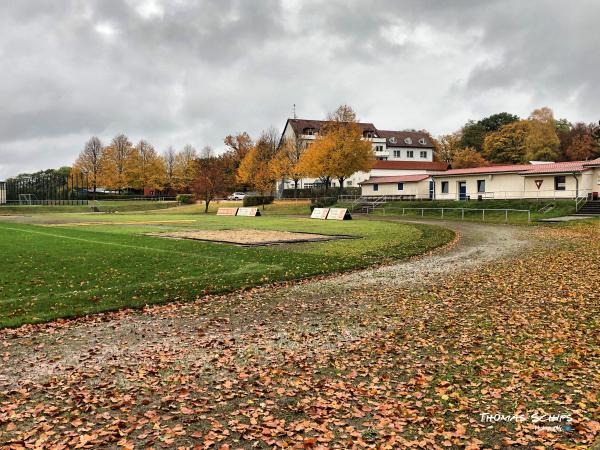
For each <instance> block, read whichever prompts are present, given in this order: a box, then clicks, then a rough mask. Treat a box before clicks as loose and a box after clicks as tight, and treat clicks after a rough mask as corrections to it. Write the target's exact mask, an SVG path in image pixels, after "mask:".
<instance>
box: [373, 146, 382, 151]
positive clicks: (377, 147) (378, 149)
mask: <svg viewBox="0 0 600 450" xmlns="http://www.w3.org/2000/svg"><path fill="white" fill-rule="evenodd" d="M375 151H376V152H382V151H383V145H376V146H375Z"/></svg>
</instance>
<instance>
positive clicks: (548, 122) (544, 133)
mask: <svg viewBox="0 0 600 450" xmlns="http://www.w3.org/2000/svg"><path fill="white" fill-rule="evenodd" d="M527 122H528V125H529V130H528V133H527V136H526V138H525V153H526V155H525V157H526V159H527V160H529V161H556V160H557V159H558V157H559V153H558V150H559V147H560V139H559V138H558V135H557V134H556V122H555V120H554V114H553V112H552V110H551V109H550V108H548V107H543V108H540V109H536V110H534V111H533V112H532V113H531V115H530V116H529V120H528V121H527Z"/></svg>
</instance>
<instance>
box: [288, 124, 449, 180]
mask: <svg viewBox="0 0 600 450" xmlns="http://www.w3.org/2000/svg"><path fill="white" fill-rule="evenodd" d="M326 123H327V122H326V121H323V120H306V119H288V121H287V122H286V124H285V128H284V129H283V134H282V137H281V140H282V142H283V141H284V140H287V139H291V140H299V141H300V144H301V145H303V146H306V147H308V146H309V145H311V144H312V142H314V140H315V139H316V138H317V136H318V134H319V131H320V129H321V127H322V126H323V125H324V124H326ZM357 125H358V126H359V127H360V128H361V130H362V133H363V138H364V139H366V140H369V141H370V142H371V143H372V145H373V152H374V154H375V158H376V159H377V161H376V162H375V165H374V167H373V169H372V170H371V172H357V173H355V174H353V175H352V176H351V177H349V178H348V179H347V180H346V182H345V187H349V186H358V185H359V183H361V182H362V181H365V180H367V179H368V178H369V177H370V176H371V175H373V176H376V175H378V176H381V175H384V174H385V175H402V174H404V173H412V174H414V173H428V172H429V171H436V170H445V169H446V168H447V164H445V163H438V162H434V161H433V152H434V147H433V143H432V142H431V138H430V136H429V134H428V133H426V132H424V131H389V130H379V129H377V128H376V127H375V125H373V124H372V123H368V122H360V123H358V124H357ZM318 183H319V180H318V179H315V178H304V179H302V180H300V183H299V184H298V187H299V188H309V187H313V186H314V185H315V184H318ZM336 184H337V180H332V186H336ZM278 187H279V190H281V189H283V188H285V189H288V188H293V187H294V182H293V181H291V180H286V181H285V182H284V183H283V185H282V184H281V183H279V185H278Z"/></svg>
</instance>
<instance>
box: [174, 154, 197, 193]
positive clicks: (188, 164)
mask: <svg viewBox="0 0 600 450" xmlns="http://www.w3.org/2000/svg"><path fill="white" fill-rule="evenodd" d="M197 159H198V154H197V152H196V149H195V148H194V147H192V146H191V145H189V144H188V145H186V146H185V147H183V150H182V151H180V152H178V153H177V154H176V155H175V164H174V167H173V187H174V188H175V189H177V190H179V191H183V192H191V191H192V184H193V183H194V179H195V178H196V160H197Z"/></svg>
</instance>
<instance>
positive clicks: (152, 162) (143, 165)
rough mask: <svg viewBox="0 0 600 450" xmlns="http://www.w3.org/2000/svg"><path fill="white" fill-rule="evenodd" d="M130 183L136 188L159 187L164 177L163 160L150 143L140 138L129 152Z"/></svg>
mask: <svg viewBox="0 0 600 450" xmlns="http://www.w3.org/2000/svg"><path fill="white" fill-rule="evenodd" d="M131 158H132V167H131V169H130V177H131V178H130V185H131V187H134V188H136V189H144V188H146V187H148V188H154V189H160V188H161V187H162V182H163V179H164V173H165V168H164V162H163V160H162V159H161V157H160V156H159V155H158V153H157V152H156V150H155V149H154V147H153V146H152V144H150V143H149V142H148V141H145V140H143V139H142V140H140V142H138V144H137V145H136V146H135V147H134V148H133V150H132V153H131Z"/></svg>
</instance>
